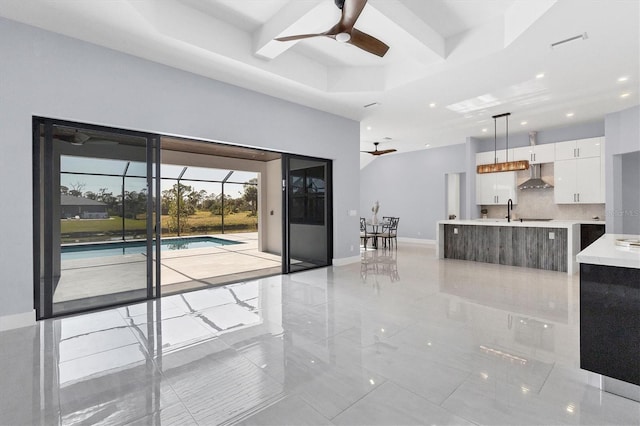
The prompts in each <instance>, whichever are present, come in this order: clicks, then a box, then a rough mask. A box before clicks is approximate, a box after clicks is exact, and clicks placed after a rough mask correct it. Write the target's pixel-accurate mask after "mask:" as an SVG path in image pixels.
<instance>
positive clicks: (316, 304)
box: [0, 246, 640, 425]
mask: <svg viewBox="0 0 640 426" xmlns="http://www.w3.org/2000/svg"><path fill="white" fill-rule="evenodd" d="M399 269H402V271H403V275H402V278H401V277H400V275H399V274H398V272H397V271H398V270H399ZM367 284H371V285H367ZM399 284H401V285H399ZM576 286H577V281H575V280H574V279H573V278H567V276H566V274H562V273H554V272H547V271H545V273H542V274H541V273H540V272H539V271H535V270H527V269H525V268H514V267H501V266H499V265H476V264H473V263H472V262H460V261H448V260H445V261H442V260H437V259H435V253H434V252H433V250H432V249H429V248H428V247H424V246H412V247H411V250H408V249H407V248H406V247H400V248H399V249H398V251H397V252H396V251H393V250H392V251H387V252H385V251H384V250H378V251H377V253H376V252H372V251H368V252H365V253H363V257H362V263H361V264H360V265H355V264H354V265H346V266H343V267H335V268H321V269H315V270H311V271H306V272H303V273H298V274H292V275H288V276H274V277H270V278H264V279H258V280H253V281H247V282H243V283H238V284H233V285H228V286H225V287H218V288H212V289H205V290H199V291H196V292H191V293H185V294H180V295H172V296H168V297H165V298H163V299H160V300H155V301H149V302H145V303H139V304H135V305H130V306H125V307H121V308H117V309H110V310H105V311H101V312H96V313H92V314H86V315H79V316H75V317H67V318H60V319H55V320H45V321H41V322H39V323H38V324H37V326H34V327H29V328H25V329H20V330H14V331H10V332H3V333H0V356H1V359H2V363H1V364H0V374H1V375H2V378H3V386H2V387H0V389H1V391H2V395H0V424H2V425H4V424H7V425H21V424H46V425H55V424H137V425H160V424H165V425H166V424H179V425H183V424H202V425H212V424H234V423H239V422H240V423H241V424H422V423H424V421H425V419H428V421H429V422H433V423H443V424H452V423H453V424H469V421H472V422H474V423H477V424H481V423H485V424H486V423H488V424H540V423H542V424H559V423H590V424H637V423H638V420H640V415H639V414H638V413H639V407H640V405H639V404H637V403H634V402H631V401H629V400H625V399H623V398H619V397H615V396H613V395H611V394H606V393H602V392H601V391H599V390H598V389H596V388H595V387H593V386H590V385H589V383H590V380H592V377H591V376H589V375H587V374H586V373H585V372H584V371H581V370H579V368H578V366H577V362H578V357H579V321H578V318H579V315H578V304H577V300H576V299H575V295H577V292H576V291H575V290H576ZM569 406H571V407H572V412H571V413H569V412H568V411H567V410H566V407H569Z"/></svg>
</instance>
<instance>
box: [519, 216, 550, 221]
mask: <svg viewBox="0 0 640 426" xmlns="http://www.w3.org/2000/svg"><path fill="white" fill-rule="evenodd" d="M518 220H519V221H520V222H551V221H552V220H553V219H534V218H524V217H523V218H521V219H518Z"/></svg>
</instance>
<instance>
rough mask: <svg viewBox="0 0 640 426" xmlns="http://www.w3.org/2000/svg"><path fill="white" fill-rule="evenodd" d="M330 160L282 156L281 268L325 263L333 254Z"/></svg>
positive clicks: (301, 268)
mask: <svg viewBox="0 0 640 426" xmlns="http://www.w3.org/2000/svg"><path fill="white" fill-rule="evenodd" d="M331 173H332V171H331V161H330V160H323V159H318V158H310V157H301V156H293V155H287V156H284V157H283V183H284V184H285V185H284V186H285V187H284V188H283V191H284V194H285V196H284V197H283V204H284V208H283V211H284V212H285V214H284V218H283V220H284V226H283V241H284V250H283V272H284V273H288V272H296V271H301V270H305V269H311V268H317V267H322V266H328V265H330V264H331V259H332V257H333V240H332V234H333V231H332V226H333V222H332V217H333V216H332V206H331V199H332V190H331Z"/></svg>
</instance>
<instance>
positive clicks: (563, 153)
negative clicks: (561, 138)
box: [555, 137, 604, 160]
mask: <svg viewBox="0 0 640 426" xmlns="http://www.w3.org/2000/svg"><path fill="white" fill-rule="evenodd" d="M603 143H604V137H598V138H588V139H578V140H575V141H567V142H558V143H556V144H555V146H556V153H555V154H556V157H555V159H556V160H571V159H573V158H593V157H600V153H601V150H602V146H603Z"/></svg>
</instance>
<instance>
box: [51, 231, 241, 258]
mask: <svg viewBox="0 0 640 426" xmlns="http://www.w3.org/2000/svg"><path fill="white" fill-rule="evenodd" d="M161 241H162V242H161V247H160V249H161V250H163V251H164V250H188V249H193V248H202V247H220V246H229V245H235V244H244V243H242V242H239V241H230V240H225V239H222V238H216V237H185V238H168V239H164V240H161ZM146 252H147V243H146V241H129V242H122V241H119V242H112V243H100V244H79V245H71V246H62V253H61V259H62V260H72V259H88V258H92V257H105V256H122V255H125V254H140V253H146Z"/></svg>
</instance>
